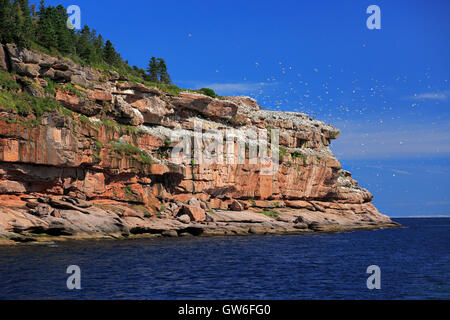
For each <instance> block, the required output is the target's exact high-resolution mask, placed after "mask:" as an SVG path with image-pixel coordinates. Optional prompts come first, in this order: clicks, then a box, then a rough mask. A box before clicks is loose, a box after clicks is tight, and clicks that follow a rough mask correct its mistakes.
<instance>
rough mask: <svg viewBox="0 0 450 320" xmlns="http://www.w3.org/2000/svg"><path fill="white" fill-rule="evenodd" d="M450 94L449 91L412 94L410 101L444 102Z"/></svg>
mask: <svg viewBox="0 0 450 320" xmlns="http://www.w3.org/2000/svg"><path fill="white" fill-rule="evenodd" d="M449 94H450V90H447V91H441V92H426V93H419V94H414V95H413V96H412V97H410V99H413V100H441V101H445V100H447V99H448V97H449Z"/></svg>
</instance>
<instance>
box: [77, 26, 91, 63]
mask: <svg viewBox="0 0 450 320" xmlns="http://www.w3.org/2000/svg"><path fill="white" fill-rule="evenodd" d="M90 36H91V31H90V29H89V27H88V26H86V25H85V26H84V27H83V29H81V31H80V32H79V33H78V41H77V54H78V56H79V57H80V58H81V59H83V60H85V61H90V58H91V54H92V49H93V47H92V45H91V44H90V42H89V41H90Z"/></svg>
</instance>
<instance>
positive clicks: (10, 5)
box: [0, 0, 172, 84]
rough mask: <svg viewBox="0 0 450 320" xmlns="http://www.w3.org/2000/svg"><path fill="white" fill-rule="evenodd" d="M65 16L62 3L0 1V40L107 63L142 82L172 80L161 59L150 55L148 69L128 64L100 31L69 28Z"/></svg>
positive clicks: (87, 61)
mask: <svg viewBox="0 0 450 320" xmlns="http://www.w3.org/2000/svg"><path fill="white" fill-rule="evenodd" d="M68 18H69V16H68V14H67V11H66V9H65V8H64V7H63V6H62V5H58V6H56V7H54V6H46V5H45V3H44V0H41V2H40V4H39V7H38V8H36V5H34V4H33V5H31V6H30V4H29V1H28V0H13V1H11V0H0V42H1V43H16V44H17V45H18V46H20V47H25V48H30V47H33V46H34V45H35V44H37V45H39V46H41V47H43V48H45V49H47V50H49V51H50V52H52V51H54V50H56V51H57V53H60V54H62V55H66V56H69V57H71V58H74V60H78V59H79V60H81V61H78V62H82V63H84V64H89V65H93V66H105V65H106V66H107V67H113V68H115V69H118V70H121V71H123V72H126V73H131V74H133V75H135V76H138V77H140V78H142V79H143V80H145V81H151V82H160V83H165V84H171V83H172V81H171V78H170V76H169V74H168V72H167V66H166V63H165V61H164V59H162V58H155V57H152V58H151V59H150V62H149V65H148V68H147V72H146V70H144V69H142V68H138V67H136V66H133V67H130V65H129V64H128V61H124V60H123V58H122V57H121V55H120V54H119V53H118V52H117V51H116V49H115V48H114V45H113V44H112V42H111V41H110V40H107V41H106V42H105V41H104V39H103V37H102V35H101V34H97V31H96V30H95V29H90V28H89V27H88V26H86V25H85V26H84V27H83V28H82V29H81V30H80V31H75V30H74V29H70V28H68V27H67V20H68Z"/></svg>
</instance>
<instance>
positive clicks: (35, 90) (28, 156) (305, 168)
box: [0, 44, 396, 242]
mask: <svg viewBox="0 0 450 320" xmlns="http://www.w3.org/2000/svg"><path fill="white" fill-rule="evenodd" d="M0 69H3V70H4V74H7V75H9V76H10V77H11V79H12V80H13V81H15V82H16V83H18V84H20V88H17V89H14V90H15V91H16V93H18V94H27V95H31V96H33V97H35V98H37V99H42V98H44V97H47V98H51V99H54V100H56V101H57V102H58V103H59V104H60V105H61V106H62V107H61V108H57V109H54V110H44V112H41V113H38V114H37V113H36V112H34V113H28V114H23V113H21V112H20V111H18V110H16V109H15V108H11V107H9V108H8V106H7V103H6V102H4V101H0V237H2V238H3V239H6V240H5V241H11V239H12V240H14V241H23V242H28V241H40V240H42V239H48V237H49V236H51V237H55V238H60V239H66V238H68V237H69V238H71V237H72V238H86V237H113V238H116V237H132V236H137V235H146V236H187V235H195V236H199V235H243V234H267V233H308V232H317V231H337V230H349V229H364V228H379V227H389V226H395V225H396V224H395V223H394V222H392V221H391V220H390V219H389V218H388V217H387V216H384V215H382V214H380V213H379V212H378V211H377V209H376V208H375V207H374V206H373V205H372V202H371V201H372V194H371V193H370V192H369V191H367V190H365V189H363V188H361V187H359V186H358V183H357V182H356V181H355V180H353V179H352V176H351V174H350V173H349V172H347V171H344V170H342V166H341V164H340V162H339V161H338V160H337V159H336V158H335V156H334V155H333V154H332V152H331V151H330V148H329V146H330V143H331V141H332V140H334V139H336V138H338V136H339V133H340V132H339V130H337V129H335V128H334V127H332V126H330V125H327V124H325V123H322V122H320V121H316V120H312V119H310V118H309V117H308V116H307V115H305V114H300V113H286V112H273V111H266V110H262V109H261V108H260V106H259V105H258V104H257V102H256V101H255V100H253V99H251V98H248V97H221V98H211V97H208V96H205V95H202V94H198V93H195V92H192V91H185V92H175V93H170V91H169V92H164V91H162V90H160V89H158V88H155V87H151V86H147V85H145V84H142V83H138V82H134V81H132V80H131V79H128V78H127V77H125V76H122V75H119V74H118V73H116V72H112V71H101V70H96V69H93V68H90V67H82V66H80V65H77V64H75V63H73V62H72V61H70V60H68V59H65V58H56V57H52V56H48V55H45V54H41V53H37V52H33V51H29V50H26V49H19V48H17V47H16V46H15V45H13V44H8V45H5V46H0ZM0 90H2V91H4V90H7V88H0ZM2 104H3V105H2ZM199 125H200V126H201V131H200V133H201V134H203V133H204V134H207V133H208V132H210V131H212V130H214V132H218V133H223V134H224V135H225V134H226V133H227V132H230V131H232V130H241V131H240V132H242V131H244V130H247V131H248V130H252V131H255V132H257V131H258V129H264V130H267V132H269V133H271V132H273V131H275V130H276V131H277V132H278V133H279V135H278V140H279V148H278V149H277V152H279V154H278V156H279V167H278V168H277V170H276V171H274V172H273V174H270V175H267V174H266V175H264V174H261V170H262V169H261V165H260V164H253V163H251V161H249V154H250V150H249V148H248V147H247V148H246V149H245V159H246V160H245V161H244V162H243V163H238V162H236V161H235V162H234V163H228V162H226V161H225V162H223V163H212V164H204V163H195V161H191V162H185V163H177V162H175V161H174V160H173V157H172V151H173V148H174V147H176V146H177V145H179V144H180V141H182V140H183V139H185V138H186V137H195V130H196V127H198V126H199ZM189 139H190V138H189ZM270 139H271V135H270V134H269V135H268V140H270ZM201 147H202V149H205V148H207V147H208V139H204V140H202V141H201ZM237 148H238V142H237V141H236V142H233V144H232V150H237ZM224 154H225V155H226V156H227V155H228V154H227V151H226V150H224ZM272 154H273V152H272Z"/></svg>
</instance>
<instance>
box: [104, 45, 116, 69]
mask: <svg viewBox="0 0 450 320" xmlns="http://www.w3.org/2000/svg"><path fill="white" fill-rule="evenodd" d="M103 60H105V62H106V63H108V64H110V65H115V64H116V62H117V53H116V50H115V49H114V46H113V44H112V43H111V41H109V40H108V41H106V43H105V47H104V48H103Z"/></svg>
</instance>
